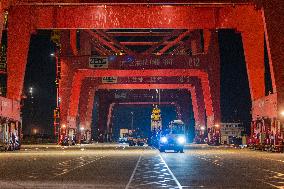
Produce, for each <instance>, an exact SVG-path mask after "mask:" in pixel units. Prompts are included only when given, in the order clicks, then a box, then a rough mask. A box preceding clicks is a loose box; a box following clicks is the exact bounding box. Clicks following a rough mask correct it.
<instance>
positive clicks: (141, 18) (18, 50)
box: [7, 5, 264, 99]
mask: <svg viewBox="0 0 284 189" xmlns="http://www.w3.org/2000/svg"><path fill="white" fill-rule="evenodd" d="M125 13H127V14H125ZM156 14H157V15H156ZM71 15H72V19H71V17H70V16H71ZM9 18H10V22H9V25H10V26H9V33H8V35H9V41H8V43H9V46H8V62H9V63H8V73H9V77H8V86H9V87H8V92H7V93H8V97H9V98H13V99H19V98H20V96H21V91H22V85H23V78H24V71H25V65H26V57H27V51H28V50H27V49H28V45H29V36H30V32H31V31H32V30H34V29H39V28H41V29H50V28H64V29H67V28H68V29H71V28H73V29H77V28H90V29H93V28H105V29H109V28H181V29H184V28H187V29H196V28H212V29H214V28H237V29H238V30H239V31H241V32H242V33H243V35H244V36H245V38H244V41H245V43H244V44H248V45H246V46H249V45H251V43H250V41H258V40H256V39H260V38H259V37H256V35H254V34H253V33H254V32H256V30H261V28H263V20H262V15H261V11H259V10H255V9H254V7H253V6H249V5H242V6H235V7H232V6H222V7H218V8H216V7H206V8H204V7H191V6H189V7H187V6H150V7H147V6H144V5H131V6H125V5H124V6H106V7H105V6H63V7H60V8H58V7H56V6H55V7H52V6H16V7H11V9H10V11H9ZM157 18H163V19H157ZM187 20H194V22H192V21H191V22H190V21H188V22H187ZM251 28H253V29H251ZM252 30H253V31H252ZM256 33H257V34H258V33H261V31H259V32H256ZM257 36H260V35H257ZM247 41H248V42H247ZM260 41H261V39H260ZM19 44H20V45H19ZM254 46H256V45H254ZM260 48H261V47H260V46H258V48H251V49H248V48H245V52H246V59H247V65H248V66H247V67H248V74H249V79H250V88H251V93H252V94H251V95H252V99H257V98H260V97H262V96H264V82H263V79H264V74H263V70H264V66H262V64H259V63H258V62H259V60H262V59H263V58H262V57H259V58H254V57H255V55H259V54H260V53H259V52H261V50H259V49H260ZM260 56H262V55H260ZM256 64H257V66H256ZM252 67H257V69H251V68H252Z"/></svg>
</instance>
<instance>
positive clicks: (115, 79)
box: [102, 77, 117, 83]
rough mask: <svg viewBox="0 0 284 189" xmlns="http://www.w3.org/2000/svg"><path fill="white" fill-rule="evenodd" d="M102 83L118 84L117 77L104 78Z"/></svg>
mask: <svg viewBox="0 0 284 189" xmlns="http://www.w3.org/2000/svg"><path fill="white" fill-rule="evenodd" d="M102 83H117V77H102Z"/></svg>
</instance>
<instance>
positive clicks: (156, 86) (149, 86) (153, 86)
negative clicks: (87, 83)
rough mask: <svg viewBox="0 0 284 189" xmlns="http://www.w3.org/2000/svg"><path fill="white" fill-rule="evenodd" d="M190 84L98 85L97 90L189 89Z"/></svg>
mask: <svg viewBox="0 0 284 189" xmlns="http://www.w3.org/2000/svg"><path fill="white" fill-rule="evenodd" d="M190 88H192V85H191V84H100V85H98V86H97V89H116V90H120V89H129V90H131V89H133V90H136V89H190Z"/></svg>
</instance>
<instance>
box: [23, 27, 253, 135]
mask: <svg viewBox="0 0 284 189" xmlns="http://www.w3.org/2000/svg"><path fill="white" fill-rule="evenodd" d="M219 41H220V56H221V113H222V121H223V122H225V121H234V120H240V121H242V122H244V123H246V124H248V123H249V121H250V106H251V101H250V94H249V88H248V80H247V74H246V67H245V62H244V54H243V49H242V42H241V36H240V34H236V33H234V32H233V31H232V30H221V31H219ZM53 48H54V47H53V45H52V43H51V42H50V36H49V32H39V33H38V35H35V36H33V37H32V39H31V45H30V52H29V58H28V64H27V70H26V77H25V90H26V91H28V87H30V86H32V87H34V88H35V90H34V98H33V105H32V107H33V109H31V101H30V100H31V99H29V98H28V99H27V100H26V103H25V108H24V113H23V125H24V128H26V129H25V130H26V131H29V127H28V126H27V125H29V121H31V122H32V123H33V124H34V125H36V126H38V127H40V128H42V129H43V131H44V132H46V133H52V130H53V127H52V124H53V109H54V107H55V99H56V98H55V96H56V93H55V84H54V80H55V61H54V59H53V58H52V57H51V56H50V53H51V52H53ZM118 110H120V111H121V110H123V108H120V109H117V112H118V113H117V114H116V115H115V116H116V119H119V116H120V115H121V114H123V113H119V111H118ZM124 110H125V111H122V112H125V114H127V113H129V111H131V110H129V109H124ZM137 111H138V109H137ZM171 111H172V110H170V109H168V110H164V113H165V114H167V113H169V114H171ZM31 115H32V120H30V119H27V118H28V117H30V116H31ZM148 115H149V109H147V108H144V109H143V110H139V116H137V119H136V120H135V121H137V123H144V121H145V118H146V117H147V116H148ZM121 116H122V115H121ZM123 116H125V115H123Z"/></svg>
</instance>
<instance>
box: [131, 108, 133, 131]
mask: <svg viewBox="0 0 284 189" xmlns="http://www.w3.org/2000/svg"><path fill="white" fill-rule="evenodd" d="M131 130H132V131H133V112H131Z"/></svg>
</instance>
